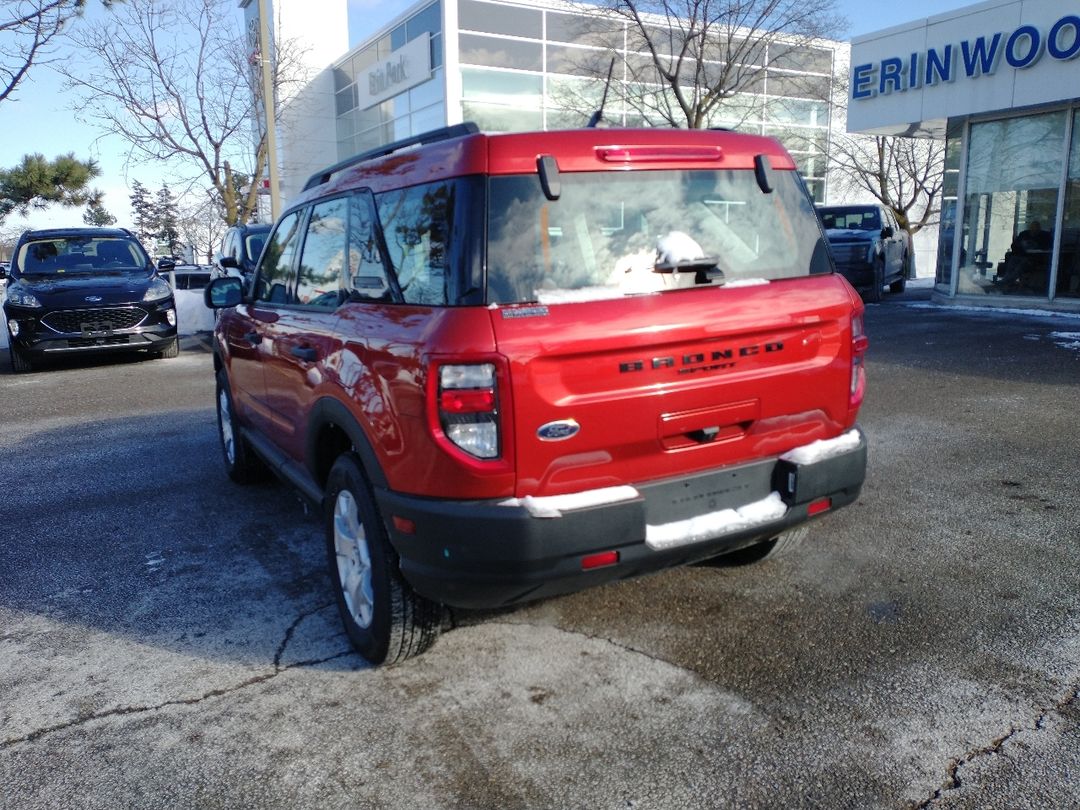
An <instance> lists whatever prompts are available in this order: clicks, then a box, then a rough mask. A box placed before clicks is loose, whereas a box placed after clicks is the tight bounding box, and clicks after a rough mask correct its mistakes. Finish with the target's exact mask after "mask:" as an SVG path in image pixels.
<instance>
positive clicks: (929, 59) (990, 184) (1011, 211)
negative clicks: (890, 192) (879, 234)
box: [848, 0, 1080, 311]
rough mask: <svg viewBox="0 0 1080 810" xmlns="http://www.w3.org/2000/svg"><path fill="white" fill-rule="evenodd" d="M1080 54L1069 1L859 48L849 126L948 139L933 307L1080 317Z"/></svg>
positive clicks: (1029, 3)
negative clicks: (1027, 309) (1047, 311)
mask: <svg viewBox="0 0 1080 810" xmlns="http://www.w3.org/2000/svg"><path fill="white" fill-rule="evenodd" d="M1070 6H1072V10H1070ZM1078 57H1080V8H1077V7H1075V6H1074V4H1070V3H1062V2H1061V1H1060V0H990V2H984V3H978V4H975V5H972V6H968V7H965V8H963V9H960V10H957V11H952V12H948V13H945V14H940V15H937V16H935V17H931V18H929V19H925V20H919V21H915V22H911V23H909V24H906V25H900V26H896V27H894V28H889V29H887V30H883V31H879V32H875V33H872V34H867V35H866V36H862V37H858V38H856V39H854V40H853V41H852V43H851V68H850V76H851V84H850V95H849V98H848V129H849V130H850V131H852V132H864V133H875V134H887V135H905V136H910V137H933V138H945V139H947V146H946V159H945V162H946V165H945V182H944V189H943V203H942V222H941V226H940V232H939V239H938V249H937V260H936V273H935V286H934V296H935V298H936V299H937V300H940V301H944V302H951V303H963V304H972V303H978V304H984V305H989V306H994V305H1007V306H1010V307H1012V306H1017V305H1021V306H1031V307H1039V308H1053V309H1061V310H1077V311H1080V58H1078Z"/></svg>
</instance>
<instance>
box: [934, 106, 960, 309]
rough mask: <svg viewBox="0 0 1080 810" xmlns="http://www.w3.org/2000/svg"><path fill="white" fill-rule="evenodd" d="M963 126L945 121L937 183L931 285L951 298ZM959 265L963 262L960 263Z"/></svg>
mask: <svg viewBox="0 0 1080 810" xmlns="http://www.w3.org/2000/svg"><path fill="white" fill-rule="evenodd" d="M963 145H964V122H963V121H962V120H960V119H954V120H952V121H949V123H948V126H947V128H946V130H945V173H944V175H943V177H942V180H941V224H940V226H939V227H938V255H937V272H936V273H935V275H934V284H935V285H936V286H937V288H938V289H939V291H940V292H943V293H946V294H947V295H951V294H952V256H953V243H954V234H955V233H956V200H957V195H958V194H959V193H960V157H961V155H962V154H963V151H962V150H963ZM961 264H963V262H961Z"/></svg>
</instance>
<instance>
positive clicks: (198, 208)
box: [178, 191, 226, 264]
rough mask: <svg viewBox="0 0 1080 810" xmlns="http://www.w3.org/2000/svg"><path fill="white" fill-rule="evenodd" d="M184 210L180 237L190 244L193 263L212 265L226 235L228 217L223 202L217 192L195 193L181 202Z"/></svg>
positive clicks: (183, 198) (180, 205)
mask: <svg viewBox="0 0 1080 810" xmlns="http://www.w3.org/2000/svg"><path fill="white" fill-rule="evenodd" d="M178 206H179V209H180V219H179V223H180V238H181V240H182V241H183V242H184V244H186V245H189V246H190V247H191V251H192V260H193V261H194V262H195V263H196V264H198V263H199V261H200V260H204V261H205V263H206V264H210V263H211V262H212V261H213V260H214V254H215V253H216V252H217V250H218V246H219V245H220V244H221V239H222V237H224V235H225V229H226V224H225V218H224V216H223V212H222V210H221V202H220V200H218V199H217V195H216V194H215V193H214V192H213V191H206V192H204V193H201V194H200V193H199V192H197V191H193V192H192V193H190V194H187V195H185V196H184V197H182V198H181V199H180V200H179V201H178Z"/></svg>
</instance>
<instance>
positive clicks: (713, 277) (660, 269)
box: [653, 256, 724, 284]
mask: <svg viewBox="0 0 1080 810" xmlns="http://www.w3.org/2000/svg"><path fill="white" fill-rule="evenodd" d="M719 264H720V259H718V258H717V257H716V256H702V257H701V258H700V259H683V260H682V261H678V262H657V263H656V264H655V265H653V272H654V273H690V272H692V273H694V283H695V284H712V283H713V282H717V281H723V280H724V271H723V270H721V269H720V267H719Z"/></svg>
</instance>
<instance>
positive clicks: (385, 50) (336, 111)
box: [241, 0, 847, 201]
mask: <svg viewBox="0 0 1080 810" xmlns="http://www.w3.org/2000/svg"><path fill="white" fill-rule="evenodd" d="M241 7H242V8H243V9H244V13H245V15H246V17H247V21H248V24H249V26H253V25H254V24H255V22H256V21H257V14H258V3H257V2H255V0H243V1H242V2H241ZM581 8H582V6H581V5H573V4H571V3H566V2H559V0H548V1H547V2H537V0H514V1H513V2H507V0H434V2H432V0H420V2H417V3H415V4H414V5H413V6H411V7H409V8H407V9H406V10H404V11H403V13H402V14H400V15H399V16H398V17H396V18H395V19H394V20H392V21H391V22H390V23H389V24H388V25H386V26H384V27H383V28H382V29H381V30H379V31H378V32H376V33H375V34H374V35H373V36H371V37H369V38H368V39H367V40H366V41H364V42H360V43H354V44H353V47H351V48H350V47H349V45H350V44H349V43H348V42H347V39H348V33H347V30H348V23H347V15H346V0H305V2H303V3H300V2H299V0H276V2H275V9H274V14H275V17H276V20H275V22H276V28H277V30H278V31H279V32H280V33H279V36H282V37H288V38H290V39H293V40H296V41H297V42H298V43H299V47H296V46H295V45H294V49H295V50H298V51H300V52H304V51H305V46H307V47H308V48H309V49H310V50H313V51H314V52H315V53H316V55H317V59H321V60H322V61H321V62H318V61H317V60H312V59H309V63H310V64H311V65H312V66H313V67H316V68H319V69H318V70H317V71H315V70H313V71H312V74H311V75H310V76H309V77H308V80H307V81H306V83H305V86H304V87H303V89H302V90H301V91H299V92H295V93H293V94H292V95H291V96H290V97H288V98H287V99H286V100H285V104H284V105H283V107H284V110H283V113H282V116H281V118H280V119H279V126H278V133H279V134H278V139H279V153H280V154H279V165H280V167H281V168H280V172H281V189H282V198H283V199H284V200H286V201H288V200H289V199H290V198H291V197H292V196H294V195H295V194H296V193H297V192H298V191H299V190H300V188H302V186H303V183H304V181H305V180H306V179H307V177H309V176H310V175H311V174H313V173H314V172H316V171H317V170H319V169H321V168H324V167H325V166H328V165H331V164H333V163H336V162H338V161H339V160H343V159H345V158H347V157H350V156H352V155H355V154H358V153H360V152H364V151H366V150H368V149H371V148H374V147H377V146H380V145H383V144H386V143H390V142H392V141H395V140H399V139H402V138H407V137H410V136H413V135H417V134H420V133H423V132H427V131H429V130H432V129H436V128H439V127H442V126H446V125H450V124H456V123H460V122H462V121H472V122H475V123H476V124H477V125H478V126H479V127H480V128H481V129H483V130H486V131H491V132H499V131H521V130H533V129H561V128H571V127H580V126H583V125H584V124H585V123H586V121H587V120H588V117H589V114H590V113H591V112H593V111H594V110H595V108H596V107H597V106H599V102H600V97H601V95H602V94H603V81H602V80H599V79H597V78H595V77H596V76H597V75H603V74H605V73H606V70H607V66H608V57H607V56H605V54H610V50H607V49H606V48H607V47H608V46H611V45H613V44H614V46H615V47H616V48H617V49H618V50H620V52H621V54H622V55H623V56H624V57H625V58H626V59H628V60H629V61H631V62H634V61H635V60H637V61H640V60H643V59H648V55H647V54H644V53H636V52H635V51H634V49H633V48H632V47H631V46H629V41H628V37H627V36H626V32H625V29H624V28H623V27H622V24H621V23H620V24H619V25H617V26H613V25H612V24H611V22H610V21H603V20H602V19H601V18H598V15H596V14H595V13H592V14H589V13H583V12H582V11H581ZM327 21H329V24H328V23H327ZM616 29H617V30H616ZM309 43H310V44H309ZM335 49H336V51H335ZM330 52H334V53H335V55H334V56H333V57H332V58H330V59H326V55H327V54H328V53H330ZM750 58H751V59H752V60H755V67H756V68H757V69H756V70H754V71H753V72H754V73H755V76H754V79H753V81H752V82H751V83H750V84H749V85H748V86H747V87H746V88H745V92H742V93H739V94H737V95H736V96H734V97H733V98H732V99H730V100H728V101H727V102H725V104H724V105H723V108H722V110H721V111H720V112H719V113H718V114H717V115H716V116H715V118H714V119H713V120H711V121H709V125H710V126H730V127H738V129H739V130H741V131H748V132H756V133H761V134H766V135H772V136H775V137H777V138H779V139H780V140H781V141H782V142H783V143H784V145H785V146H786V147H787V148H788V150H789V151H790V152H791V153H792V156H793V157H794V158H795V161H796V163H797V165H798V167H799V169H800V171H801V173H802V174H803V176H804V178H805V179H806V181H807V184H808V186H809V188H810V190H811V193H812V194H813V195H814V197H815V198H816V199H817V200H818V201H825V200H826V199H827V198H828V195H829V185H830V181H829V178H828V176H827V173H826V165H827V161H826V154H827V151H828V147H829V142H830V136H831V129H830V127H831V126H835V125H836V123H835V122H834V120H833V119H834V116H833V115H832V114H831V109H832V105H831V104H830V97H831V93H832V92H834V86H835V83H834V81H833V77H834V75H835V72H836V71H837V70H839V71H845V70H846V66H847V45H846V43H838V42H829V41H822V42H815V43H814V44H812V45H811V44H799V45H797V46H796V45H794V44H783V43H775V44H772V45H770V46H769V48H768V49H766V48H764V47H762V48H755V49H752V50H751V51H750ZM601 63H602V67H597V65H599V64H601ZM326 65H330V67H329V69H323V68H324V67H325V66H326ZM588 65H592V67H593V70H592V73H591V75H592V76H593V78H591V79H590V78H585V76H587V75H589V71H588V69H587V67H586V66H588ZM766 65H767V66H768V67H766ZM622 69H623V68H621V67H620V68H619V70H622ZM629 84H630V82H629V79H628V77H626V76H624V75H622V74H621V73H618V72H617V73H616V75H615V76H614V81H613V83H612V92H611V94H610V95H609V98H608V100H607V103H606V105H605V107H604V120H605V123H606V124H607V125H609V126H618V125H625V126H643V125H648V124H651V123H659V121H656V122H654V121H650V120H649V119H648V118H647V117H644V116H642V115H640V114H638V113H635V112H634V110H632V109H630V108H629V106H628V105H626V104H625V103H624V102H623V99H622V94H621V92H622V89H623V88H625V87H626V86H628V85H629Z"/></svg>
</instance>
